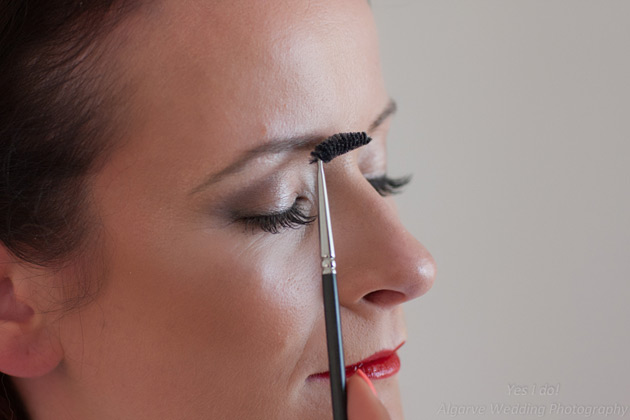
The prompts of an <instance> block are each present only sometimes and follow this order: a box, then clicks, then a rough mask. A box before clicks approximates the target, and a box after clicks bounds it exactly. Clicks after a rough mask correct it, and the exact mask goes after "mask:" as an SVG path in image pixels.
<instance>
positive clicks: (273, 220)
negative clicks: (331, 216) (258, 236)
mask: <svg viewBox="0 0 630 420" xmlns="http://www.w3.org/2000/svg"><path fill="white" fill-rule="evenodd" d="M299 201H300V200H299V199H297V200H295V202H294V203H293V205H292V206H291V208H289V209H287V210H283V211H278V212H273V213H268V214H260V215H256V216H248V217H242V218H241V219H239V221H240V222H242V223H243V224H244V225H245V226H246V227H247V229H248V230H251V231H252V232H255V231H256V230H262V231H263V232H267V233H274V234H275V233H280V232H281V231H283V230H285V229H297V228H299V227H302V226H305V225H308V224H311V223H313V222H314V221H315V220H316V219H317V216H309V215H307V214H305V213H304V210H303V209H302V208H301V206H300V203H299Z"/></svg>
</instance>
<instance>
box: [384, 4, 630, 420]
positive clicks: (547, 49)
mask: <svg viewBox="0 0 630 420" xmlns="http://www.w3.org/2000/svg"><path fill="white" fill-rule="evenodd" d="M372 5H373V9H374V12H375V16H376V21H377V25H378V27H379V30H380V39H381V57H382V59H383V66H384V72H385V78H386V82H387V85H388V88H389V90H390V93H391V95H392V97H393V98H395V100H396V101H397V103H398V105H399V111H398V114H397V116H396V118H395V120H394V123H393V125H392V131H391V134H390V137H389V153H390V156H389V166H390V173H391V174H392V175H402V174H406V173H412V174H413V176H414V181H413V182H412V184H411V185H410V186H409V187H408V188H407V190H406V192H405V193H403V194H402V195H401V196H400V197H398V203H399V208H400V214H401V217H402V219H403V221H404V222H405V224H406V225H407V226H408V228H409V229H410V231H412V232H413V233H414V235H415V236H416V237H417V238H418V239H419V240H420V241H421V242H423V243H424V244H425V245H426V246H427V248H428V249H429V250H430V251H431V252H432V254H433V256H434V257H435V259H436V261H437V264H438V276H437V281H436V283H435V285H434V287H433V289H432V290H431V291H430V292H429V293H428V294H426V295H425V296H423V297H421V298H420V299H418V300H416V301H414V302H410V303H407V304H406V314H407V321H408V330H409V339H408V342H407V344H406V345H405V346H404V347H403V349H401V359H402V362H403V369H402V371H401V373H400V377H401V386H402V391H403V403H404V406H405V413H406V418H407V419H410V420H416V419H440V418H452V417H454V418H458V419H477V418H498V419H510V418H519V419H529V418H531V419H535V418H548V419H579V418H586V411H584V412H583V413H582V414H580V406H581V407H583V408H582V409H583V410H586V407H589V406H600V405H603V406H610V407H614V404H617V405H618V406H625V407H628V406H630V363H629V361H628V355H629V354H630V326H629V325H628V324H629V321H630V310H629V307H630V216H629V215H630V194H629V187H630V169H629V166H630V146H629V143H630V81H629V79H630V58H629V57H630V1H627V0H624V1H611V0H599V1H592V0H591V1H585V0H564V1H558V0H546V1H541V0H510V1H508V0H493V1H489V0H475V1H463V0H460V1H454V0H431V1H420V0H406V1H403V0H372ZM545 384H548V385H553V388H549V387H548V388H547V392H549V393H551V394H552V395H543V396H541V395H540V389H541V387H542V386H544V385H545ZM512 385H514V386H515V387H513V388H511V389H512V393H510V386H512ZM516 386H518V387H520V388H521V391H523V389H526V391H524V393H525V394H526V395H515V392H514V391H515V390H516ZM534 386H535V387H536V388H534ZM495 403H503V404H506V405H507V406H508V408H509V409H510V410H512V409H514V410H516V412H515V413H512V412H509V413H507V414H503V415H493V414H491V412H490V410H491V405H492V404H495ZM449 404H450V406H449ZM554 404H556V405H555V406H554ZM560 405H562V406H565V407H568V408H565V410H567V409H568V410H575V412H574V413H572V412H571V411H569V412H563V414H559V413H557V412H552V411H553V410H554V407H556V411H557V407H560ZM461 406H469V408H468V413H467V414H456V415H455V416H450V415H448V414H446V413H444V411H440V409H442V410H445V409H446V410H448V409H449V408H450V409H453V407H455V408H457V409H459V410H464V409H462V408H461ZM484 406H485V407H486V410H487V411H486V413H485V415H476V414H473V413H472V412H471V410H472V408H473V407H484ZM574 406H575V407H574ZM514 407H516V408H514ZM539 407H544V412H542V413H541V412H537V413H538V414H534V413H533V410H540V408H539ZM519 409H520V410H521V412H528V411H527V410H529V413H530V414H525V415H522V414H521V415H519V414H518V410H519ZM619 417H620V416H619V415H618V412H617V415H615V414H614V413H613V415H610V416H608V417H606V416H604V415H592V416H591V417H590V418H593V419H600V418H619ZM625 417H630V410H629V412H627V413H626V415H625Z"/></svg>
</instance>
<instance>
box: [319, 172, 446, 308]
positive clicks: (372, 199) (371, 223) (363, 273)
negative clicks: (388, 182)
mask: <svg viewBox="0 0 630 420" xmlns="http://www.w3.org/2000/svg"><path fill="white" fill-rule="evenodd" d="M345 179H346V181H344V182H340V183H339V184H337V183H335V184H336V185H335V186H334V187H333V185H331V186H330V187H329V195H330V196H331V219H332V226H333V235H334V240H335V248H336V251H337V258H336V259H337V267H338V269H337V272H338V276H339V280H338V293H339V301H340V304H341V305H342V306H345V307H349V308H351V307H357V308H358V307H365V306H366V305H367V306H370V307H373V306H376V307H380V308H387V307H393V306H396V305H399V304H401V303H403V302H406V301H409V300H411V299H415V298H417V297H419V296H422V295H423V294H424V293H426V292H427V291H428V290H429V289H430V288H431V286H432V285H433V283H434V281H435V274H436V265H435V261H434V259H433V257H432V256H431V254H430V253H429V251H427V249H426V248H425V247H424V246H423V245H422V244H421V243H420V242H418V241H417V240H416V239H415V238H414V237H413V236H412V235H411V234H410V233H409V232H408V231H407V230H406V229H405V228H404V227H403V226H402V224H401V222H400V219H399V218H398V214H397V212H396V209H395V206H394V203H393V200H392V199H391V198H389V199H386V198H383V197H381V196H380V195H379V194H378V193H377V192H376V191H375V190H374V188H373V187H372V186H371V185H370V184H369V183H368V182H367V181H366V180H365V179H364V178H363V176H362V175H361V177H360V179H359V178H356V177H355V178H354V180H350V179H348V178H345ZM346 182H352V185H348V184H347V183H346ZM344 184H345V185H344Z"/></svg>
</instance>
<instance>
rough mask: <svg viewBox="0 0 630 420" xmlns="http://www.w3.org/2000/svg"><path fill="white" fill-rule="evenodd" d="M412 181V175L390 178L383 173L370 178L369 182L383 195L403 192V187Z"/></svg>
mask: <svg viewBox="0 0 630 420" xmlns="http://www.w3.org/2000/svg"><path fill="white" fill-rule="evenodd" d="M410 181H411V176H410V175H408V176H404V177H400V178H390V177H389V176H387V175H382V176H379V177H376V178H368V182H369V183H370V184H371V185H372V187H374V189H375V190H376V191H377V192H378V193H379V194H380V195H381V196H383V197H387V196H390V195H392V194H398V193H400V192H402V189H403V187H404V186H405V185H407V184H409V182H410Z"/></svg>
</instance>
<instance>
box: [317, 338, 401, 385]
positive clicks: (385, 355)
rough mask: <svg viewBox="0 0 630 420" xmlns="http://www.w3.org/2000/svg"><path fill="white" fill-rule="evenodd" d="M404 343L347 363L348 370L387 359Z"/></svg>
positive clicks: (326, 373) (323, 373)
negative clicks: (352, 362)
mask: <svg viewBox="0 0 630 420" xmlns="http://www.w3.org/2000/svg"><path fill="white" fill-rule="evenodd" d="M403 344H405V342H404V341H403V342H401V343H400V344H399V345H398V346H396V347H395V348H394V349H386V350H381V351H379V352H376V353H374V354H373V355H371V356H368V357H366V358H365V359H363V360H361V361H359V362H356V363H354V364H351V365H346V372H348V371H349V372H352V373H354V372H356V371H357V370H359V369H361V367H362V366H364V365H366V364H368V363H371V362H374V361H376V360H380V359H385V358H388V357H390V356H391V355H392V354H394V353H396V352H397V351H398V349H400V348H401V347H402V346H403ZM327 375H329V371H325V372H319V373H315V374H313V375H311V377H318V376H327Z"/></svg>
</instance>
